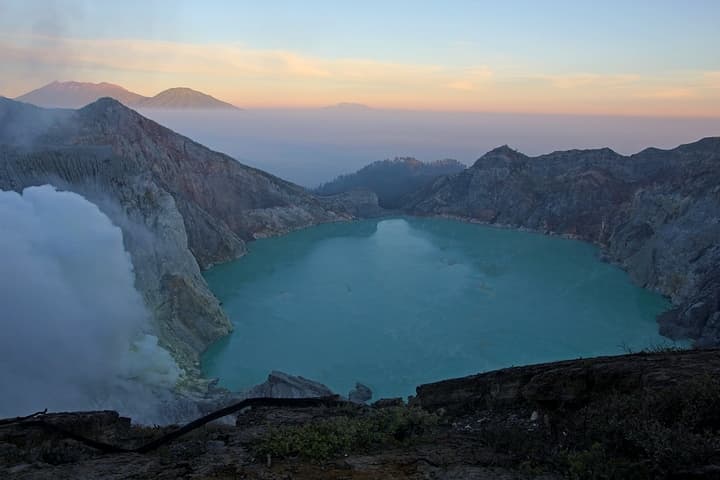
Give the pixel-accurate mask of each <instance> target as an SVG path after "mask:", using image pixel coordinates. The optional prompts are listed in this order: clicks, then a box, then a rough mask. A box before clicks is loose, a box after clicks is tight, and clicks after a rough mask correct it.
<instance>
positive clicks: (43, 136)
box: [0, 98, 378, 385]
mask: <svg viewBox="0 0 720 480" xmlns="http://www.w3.org/2000/svg"><path fill="white" fill-rule="evenodd" d="M0 119H2V122H0V188H2V189H4V190H16V191H18V192H20V191H22V189H23V188H25V187H27V186H32V185H40V184H45V183H51V184H54V185H55V186H57V187H59V188H62V189H66V190H70V191H73V192H76V193H79V194H81V195H83V196H85V197H86V198H87V199H88V200H90V201H92V202H93V203H96V204H97V205H98V206H99V207H100V209H101V210H102V211H103V212H104V213H105V214H106V215H107V216H108V217H109V218H110V219H111V220H112V221H113V223H115V224H116V225H118V226H119V227H120V228H121V229H122V231H123V237H124V242H125V246H126V249H127V250H128V252H129V253H130V255H131V257H132V261H133V265H134V267H135V275H136V286H137V288H138V290H139V291H140V292H141V293H142V295H143V297H144V299H145V303H146V304H147V306H148V308H149V310H150V312H151V313H152V314H153V316H154V327H155V329H156V333H157V336H158V337H159V339H160V344H161V346H163V347H164V348H166V349H168V350H169V351H170V352H171V353H172V354H173V356H174V357H175V359H176V361H177V362H178V364H179V365H180V366H181V367H182V368H183V369H184V370H185V371H186V373H188V378H189V379H191V380H192V381H191V382H190V383H194V384H196V385H200V384H202V382H199V381H198V379H199V370H198V368H197V366H198V360H199V354H200V353H201V352H202V351H204V350H205V349H206V348H207V347H208V346H209V345H210V344H211V343H212V342H213V341H215V340H217V339H218V338H220V337H222V336H224V335H226V334H227V333H228V332H229V331H230V330H231V328H232V327H231V324H230V322H229V320H228V319H227V317H226V316H225V314H224V312H223V311H222V309H221V307H220V305H219V303H218V301H217V299H216V298H215V297H214V296H213V294H212V293H211V292H210V291H209V289H208V287H207V284H206V283H205V280H204V279H203V277H202V275H201V272H200V269H201V268H207V267H209V266H211V265H213V264H216V263H221V262H226V261H229V260H232V259H235V258H238V257H240V256H242V255H244V254H245V252H246V247H245V241H247V240H250V239H253V238H259V237H266V236H272V235H278V234H280V233H284V232H288V231H291V230H294V229H298V228H304V227H307V226H310V225H315V224H318V223H323V222H333V221H342V220H348V219H351V218H354V217H355V216H356V215H358V214H361V213H363V212H370V211H377V210H378V207H377V198H376V197H373V196H368V195H359V196H355V197H354V196H351V195H344V196H338V197H337V198H334V199H330V200H328V199H323V200H320V199H319V198H318V197H316V196H314V195H312V194H310V193H308V192H307V191H305V190H304V189H303V188H301V187H299V186H297V185H294V184H291V183H289V182H285V181H283V180H281V179H279V178H277V177H274V176H272V175H269V174H266V173H264V172H262V171H260V170H256V169H253V168H250V167H246V166H244V165H242V164H240V163H238V162H237V161H235V160H234V159H232V158H230V157H228V156H226V155H223V154H220V153H217V152H213V151H211V150H209V149H207V148H205V147H203V146H202V145H200V144H197V143H195V142H193V141H192V140H190V139H188V138H186V137H183V136H181V135H178V134H176V133H174V132H172V131H171V130H169V129H167V128H165V127H162V126H161V125H159V124H157V123H155V122H153V121H151V120H148V119H146V118H144V117H143V116H141V115H140V114H138V113H137V112H134V111H133V110H130V109H128V108H127V107H125V106H123V105H122V104H120V103H119V102H117V101H115V100H112V99H101V100H99V101H97V102H95V103H93V104H91V105H88V106H87V107H85V108H83V109H80V110H77V111H73V110H44V109H40V108H37V107H34V106H31V105H27V104H23V103H19V102H14V101H11V100H7V99H3V98H0ZM373 202H374V210H373Z"/></svg>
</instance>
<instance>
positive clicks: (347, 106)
mask: <svg viewBox="0 0 720 480" xmlns="http://www.w3.org/2000/svg"><path fill="white" fill-rule="evenodd" d="M325 108H329V109H337V110H373V108H372V107H370V106H368V105H365V104H364V103H356V102H340V103H336V104H335V105H330V106H329V107H325Z"/></svg>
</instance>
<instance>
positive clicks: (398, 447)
mask: <svg viewBox="0 0 720 480" xmlns="http://www.w3.org/2000/svg"><path fill="white" fill-rule="evenodd" d="M719 375H720V350H693V351H681V352H680V351H669V352H659V353H648V354H634V355H624V356H616V357H601V358H592V359H578V360H570V361H564V362H555V363H546V364H541V365H532V366H525V367H515V368H509V369H504V370H498V371H493V372H488V373H484V374H479V375H473V376H469V377H465V378H459V379H453V380H446V381H442V382H437V383H433V384H428V385H422V386H420V387H418V389H417V396H416V397H415V398H414V399H412V401H411V402H410V406H398V402H397V401H393V402H382V401H381V402H378V403H377V404H376V406H374V407H365V406H358V405H355V406H353V405H350V404H348V405H345V406H342V407H339V408H332V407H327V406H320V407H310V408H294V409H287V408H253V409H251V410H250V411H247V412H244V413H242V414H241V415H239V416H238V418H237V421H236V424H235V425H234V426H231V425H207V426H205V427H202V428H201V429H198V430H196V431H194V432H192V433H191V434H189V435H187V436H185V437H181V438H180V439H177V440H176V441H175V442H173V443H172V444H169V445H167V446H165V447H162V448H161V449H159V450H157V451H155V452H153V453H150V454H145V455H139V454H113V455H102V454H100V453H98V452H97V451H96V450H93V449H92V448H89V447H86V446H84V445H81V444H79V443H78V442H76V441H74V440H69V439H65V438H60V437H59V436H57V435H54V434H50V433H47V432H46V431H43V430H41V429H37V428H33V427H24V426H23V425H22V424H14V425H4V426H0V477H1V478H18V479H44V478H52V479H63V478H68V479H69V478H85V479H94V478H98V479H99V478H160V479H165V478H167V479H170V478H173V479H174V478H213V479H231V478H233V479H234V478H248V479H253V478H256V479H285V478H308V479H310V478H312V479H324V478H328V479H329V478H363V479H367V478H412V479H426V478H428V479H429V478H439V479H443V478H446V479H451V478H453V479H460V478H487V479H510V478H548V479H550V478H562V475H567V471H560V470H559V469H563V468H582V467H584V466H585V463H582V462H586V463H587V462H592V461H594V460H593V459H592V457H587V456H582V455H580V456H575V457H574V456H572V455H570V456H568V457H567V458H571V459H573V461H574V462H575V463H570V464H568V466H566V465H565V464H564V463H562V462H560V463H558V462H551V461H546V460H547V459H540V460H539V463H533V462H534V460H533V457H532V454H530V453H527V452H526V451H525V450H523V448H525V447H526V446H527V447H528V448H530V447H533V448H534V445H536V444H535V443H533V442H538V441H539V442H541V443H540V444H541V445H542V447H543V448H545V447H548V448H549V447H550V446H552V445H553V444H554V443H553V442H560V443H561V442H562V438H573V436H576V435H578V434H579V432H578V431H577V429H575V430H573V425H575V424H573V422H572V419H573V418H574V417H577V415H578V412H584V413H583V415H585V416H587V415H588V413H587V406H588V405H598V404H600V405H603V408H606V410H604V412H605V413H604V414H606V415H610V416H612V415H613V414H614V413H617V412H613V411H612V410H607V408H610V409H611V408H614V407H612V405H616V404H618V405H619V404H625V403H627V404H630V403H631V402H632V401H634V400H637V399H638V398H644V397H645V396H652V394H653V393H655V394H658V395H659V396H660V397H662V396H664V395H665V394H666V393H667V394H668V395H671V393H672V391H673V389H677V387H678V386H683V385H684V384H685V383H686V382H693V381H695V380H698V379H703V378H707V379H717V378H718V376H719ZM711 393H712V391H711V390H708V395H710V394H711ZM690 394H691V393H690V391H688V395H690ZM613 398H620V399H621V402H620V403H613V401H611V400H612V399H613ZM653 398H654V397H653ZM628 402H630V403H628ZM420 408H421V409H422V411H423V412H425V413H422V415H426V416H432V418H434V419H438V422H437V424H434V426H432V427H428V428H425V429H424V430H423V431H420V432H409V433H408V432H405V433H407V435H403V437H402V438H399V437H398V438H392V439H390V441H389V442H386V443H378V444H373V445H367V446H364V447H363V448H358V449H357V450H352V449H350V450H349V451H344V452H342V453H339V454H336V455H333V456H331V457H329V458H326V459H323V460H322V461H318V460H317V459H308V458H307V457H305V456H303V455H302V454H298V455H294V456H291V457H290V458H277V457H275V458H272V457H268V456H265V455H259V454H258V453H257V449H256V448H255V445H257V442H258V439H261V438H263V437H264V436H266V435H268V432H270V431H275V432H277V431H282V429H283V428H292V426H298V425H309V424H312V423H313V422H328V421H331V420H329V419H338V418H347V419H349V420H347V421H348V422H353V421H363V419H365V418H371V417H372V416H373V415H378V412H382V411H388V410H392V411H393V412H394V411H395V410H393V409H396V410H398V411H400V410H402V411H405V412H407V411H416V412H421V410H420ZM45 420H46V421H48V422H52V423H54V424H57V425H60V426H62V427H63V428H65V429H68V430H71V431H72V432H74V433H76V434H78V435H83V436H87V437H90V438H93V439H96V440H98V441H103V442H109V443H113V444H116V445H121V446H124V447H133V446H137V445H139V444H142V443H145V442H148V441H149V440H152V439H154V438H157V437H158V436H160V435H162V434H163V433H166V432H167V431H170V430H172V429H173V428H174V427H167V428H162V429H160V428H147V427H137V426H132V425H131V424H130V421H129V419H126V418H122V417H119V416H118V415H117V413H115V412H87V413H63V414H51V415H47V416H46V417H45ZM701 420H702V421H705V419H701ZM712 422H713V419H712V418H708V419H707V426H708V428H711V427H712V428H715V427H717V425H715V427H713V423H712ZM498 432H500V433H501V434H502V435H501V436H505V437H506V438H505V439H503V438H498V435H497V434H498ZM711 433H712V432H710V433H708V435H710V434H711ZM558 438H559V440H558ZM708 438H710V437H708ZM508 439H511V440H512V442H514V443H515V445H512V446H510V447H508V446H507V443H508V442H507V440H508ZM503 440H504V441H503ZM525 443H527V445H525ZM560 443H558V445H560ZM563 448H571V446H570V447H569V446H567V445H565V446H563ZM690 448H691V447H690V446H688V449H690ZM527 451H528V452H529V451H530V450H527ZM552 451H553V452H560V454H562V455H565V454H564V453H563V452H564V450H557V449H556V450H552ZM519 452H522V454H520V453H519ZM581 453H582V454H583V455H584V453H583V452H581ZM573 455H574V454H573ZM558 458H565V457H558ZM578 459H580V460H578ZM714 460H718V461H719V462H720V459H718V458H715V457H713V456H712V454H711V455H710V456H709V457H703V458H702V461H701V462H699V463H698V462H696V463H693V464H687V462H686V464H682V465H680V464H678V465H677V466H674V465H672V464H670V465H662V464H661V465H660V466H659V467H657V468H664V469H665V470H663V473H662V476H657V475H655V474H654V473H652V472H650V471H649V470H648V471H649V472H650V473H648V475H650V474H652V475H653V477H648V478H715V477H713V476H712V475H714V473H713V472H716V471H717V468H716V466H715V465H714V464H713V461H714ZM602 461H603V462H604V464H610V465H612V464H613V462H614V461H615V459H613V458H612V457H609V459H603V460H602ZM678 462H680V460H678ZM578 465H579V467H578ZM638 478H644V477H642V476H641V477H638Z"/></svg>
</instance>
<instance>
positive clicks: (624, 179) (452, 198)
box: [405, 138, 720, 345]
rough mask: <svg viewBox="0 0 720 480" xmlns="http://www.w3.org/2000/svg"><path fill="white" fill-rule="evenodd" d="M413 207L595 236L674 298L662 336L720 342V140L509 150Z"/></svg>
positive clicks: (433, 189) (439, 184) (447, 180)
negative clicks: (628, 148) (664, 146)
mask: <svg viewBox="0 0 720 480" xmlns="http://www.w3.org/2000/svg"><path fill="white" fill-rule="evenodd" d="M405 210H406V211H407V212H409V213H412V214H418V215H444V216H452V217H459V218H463V219H467V220H471V221H478V222H483V223H488V224H494V225H502V226H509V227H516V228H529V229H533V230H537V231H541V232H546V233H553V234H564V235H570V236H573V237H576V238H580V239H583V240H587V241H591V242H596V243H598V244H600V245H601V246H602V247H603V250H604V252H605V254H606V256H607V258H608V259H609V260H611V261H613V262H616V263H618V264H619V265H620V266H622V267H623V268H624V269H626V270H627V271H628V272H629V274H630V276H631V277H632V278H633V280H634V281H635V282H637V283H638V284H640V285H641V286H643V287H646V288H649V289H653V290H657V291H659V292H661V293H663V294H665V295H667V296H669V297H670V298H671V299H672V301H673V303H674V304H675V305H676V308H675V309H674V310H673V311H671V312H669V313H667V314H665V315H663V316H661V318H660V319H659V321H660V329H661V333H663V334H664V335H667V336H669V337H671V338H687V337H689V338H693V339H696V340H697V342H698V343H699V344H700V345H718V344H720V268H718V266H720V138H706V139H703V140H700V141H698V142H696V143H692V144H689V145H682V146H680V147H677V148H675V149H673V150H658V149H654V148H650V149H647V150H644V151H642V152H640V153H638V154H635V155H632V156H630V157H624V156H622V155H619V154H617V153H615V152H613V151H612V150H610V149H600V150H571V151H567V152H555V153H551V154H548V155H542V156H539V157H533V158H531V157H527V156H525V155H523V154H522V153H520V152H517V151H514V150H512V149H510V148H508V147H507V146H505V147H500V148H497V149H495V150H493V151H491V152H489V153H487V154H486V155H484V156H483V157H482V158H480V159H479V160H477V162H475V164H474V165H473V166H472V167H470V168H468V169H467V170H465V171H464V172H461V173H459V174H456V175H452V176H446V177H442V178H440V179H438V180H436V181H435V182H433V183H432V185H429V186H428V187H426V188H425V189H422V190H420V191H418V192H416V193H415V194H414V195H413V198H412V199H411V200H410V201H408V202H407V204H406V205H405Z"/></svg>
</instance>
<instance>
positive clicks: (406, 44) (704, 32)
mask: <svg viewBox="0 0 720 480" xmlns="http://www.w3.org/2000/svg"><path fill="white" fill-rule="evenodd" d="M387 3H389V5H387V4H385V3H383V2H362V3H358V4H357V5H341V4H338V2H325V1H315V2H305V3H303V4H302V5H301V4H300V3H297V2H289V1H288V2H274V5H273V6H271V7H268V6H264V7H262V8H261V7H260V6H258V5H256V4H255V2H231V1H210V2H202V3H201V2H189V1H188V2H172V1H144V2H140V1H128V2H123V4H122V5H120V4H110V3H106V2H102V4H101V5H100V4H96V2H89V1H42V0H36V1H26V2H11V3H7V2H5V3H3V4H2V5H0V32H2V33H0V61H2V62H3V65H4V72H3V75H2V78H0V95H3V96H8V97H15V96H18V95H21V94H23V93H26V92H28V91H30V90H32V89H35V88H38V87H41V86H42V85H45V84H47V83H49V82H51V81H54V80H61V81H64V80H76V81H84V82H103V81H105V82H110V83H115V84H118V85H121V86H123V87H125V88H127V89H129V90H132V91H135V92H137V93H140V94H143V95H154V94H156V93H158V92H159V91H161V90H164V89H166V88H170V87H175V86H187V87H191V88H194V89H197V90H201V91H203V92H206V93H208V94H211V95H213V96H215V97H217V98H220V99H222V100H225V101H228V102H231V103H233V104H235V105H238V106H240V107H245V108H286V107H289V108H294V107H323V106H328V105H333V104H336V103H340V102H356V103H362V104H366V105H369V106H372V107H375V108H391V109H408V110H440V111H486V112H500V113H543V114H583V115H585V114H590V115H642V116H665V117H672V116H683V117H688V116H690V117H692V116H696V117H720V55H718V53H717V45H720V28H718V27H717V25H718V24H720V2H717V1H713V0H689V1H686V2H679V1H669V0H662V1H658V0H656V1H644V0H643V1H635V2H622V1H607V2H602V3H600V2H590V1H567V0H562V1H561V0H555V1H548V2H542V5H541V2H533V1H512V2H510V1H509V2H504V3H503V4H501V5H498V4H497V2H489V1H487V2H485V1H471V0H458V1H455V2H439V1H438V2H426V3H423V4H420V3H417V2H409V1H396V2H387ZM680 4H682V5H683V8H682V9H678V5H680ZM678 11H682V14H678Z"/></svg>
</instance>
